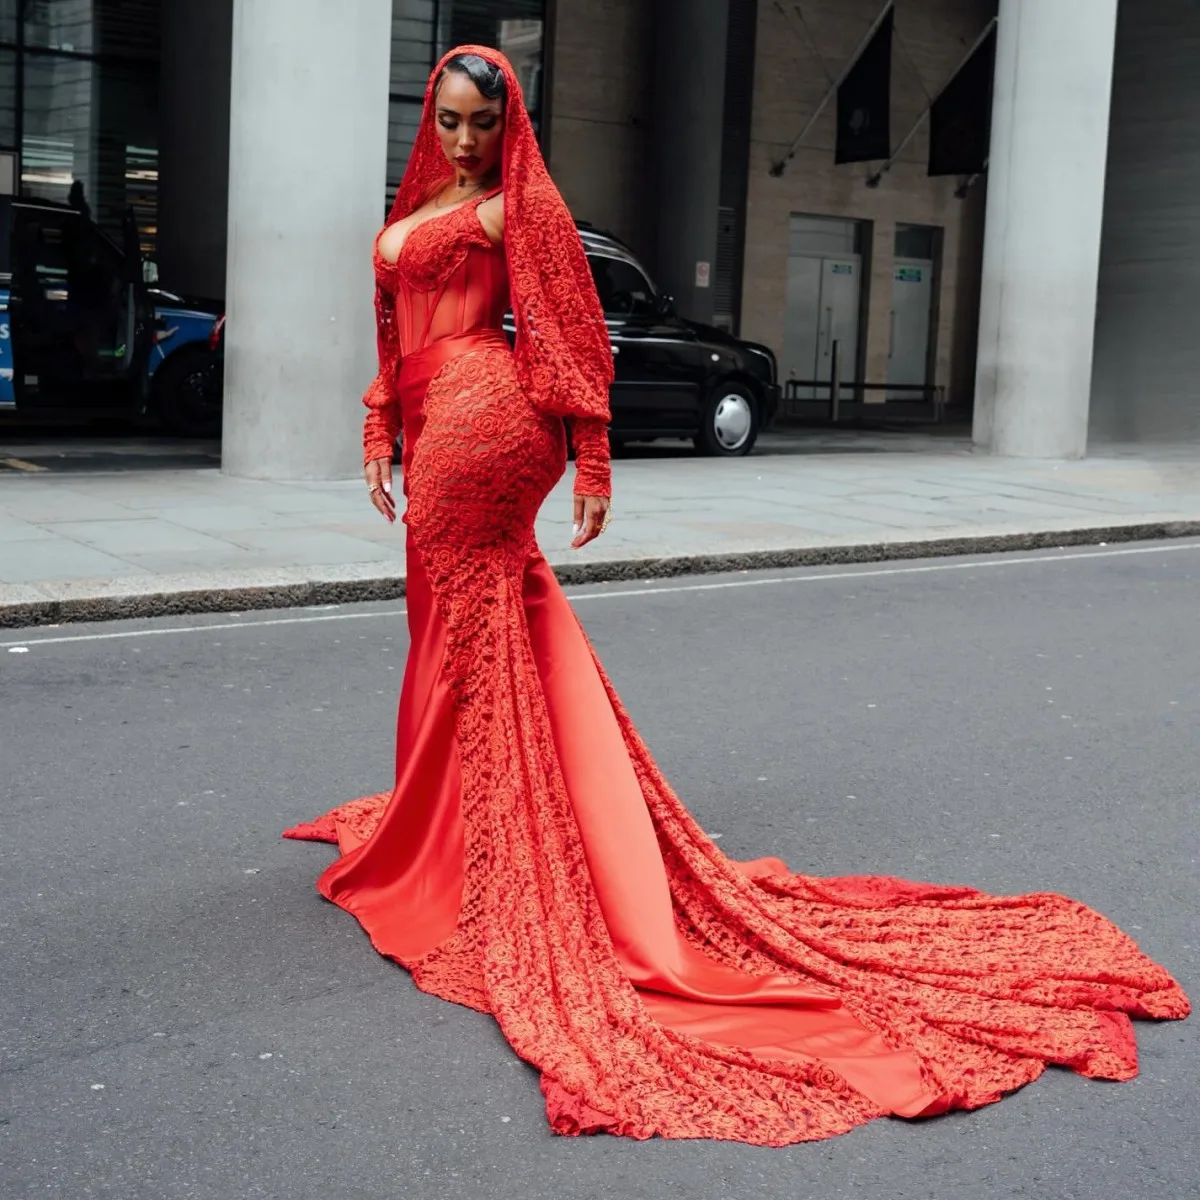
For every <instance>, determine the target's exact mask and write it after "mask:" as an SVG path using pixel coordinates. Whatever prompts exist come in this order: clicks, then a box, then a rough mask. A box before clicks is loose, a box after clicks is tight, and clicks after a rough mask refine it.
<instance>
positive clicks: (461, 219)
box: [375, 197, 508, 355]
mask: <svg viewBox="0 0 1200 1200" xmlns="http://www.w3.org/2000/svg"><path fill="white" fill-rule="evenodd" d="M483 199H484V197H480V198H479V200H473V201H470V202H469V203H467V204H464V205H462V206H461V207H459V208H455V209H451V210H450V211H449V212H447V213H445V214H443V215H441V216H437V217H429V218H426V219H425V220H424V221H421V222H420V223H419V224H418V225H416V226H415V227H414V228H413V229H412V230H411V231H410V232H409V234H408V237H406V238H405V240H404V244H403V245H402V246H401V248H400V255H399V258H398V259H397V261H396V262H394V263H390V262H388V261H387V260H386V259H384V258H383V257H382V256H381V255H380V253H379V247H378V242H376V249H375V278H376V281H377V282H378V283H379V285H380V286H381V287H382V288H384V289H385V290H386V291H387V292H388V293H389V294H390V295H391V296H392V297H393V298H394V303H395V316H394V319H395V322H396V334H397V339H398V342H399V347H398V348H399V351H400V353H401V354H402V355H408V354H415V353H417V352H418V351H420V350H424V349H425V348H426V347H427V346H429V345H430V344H431V343H432V342H436V341H439V340H441V339H442V338H448V337H460V336H462V335H464V334H470V333H480V332H483V331H485V330H498V329H500V328H501V327H502V324H503V321H504V314H505V312H506V311H507V309H508V271H507V267H506V264H505V261H504V247H503V246H502V245H497V244H496V243H495V242H493V241H492V240H491V239H490V238H489V237H488V235H487V233H486V231H485V230H484V228H483V225H482V224H481V223H480V220H479V204H480V203H481V202H482V200H483Z"/></svg>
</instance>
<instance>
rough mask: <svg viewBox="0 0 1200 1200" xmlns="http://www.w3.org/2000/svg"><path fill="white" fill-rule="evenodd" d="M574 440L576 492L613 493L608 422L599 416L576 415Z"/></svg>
mask: <svg viewBox="0 0 1200 1200" xmlns="http://www.w3.org/2000/svg"><path fill="white" fill-rule="evenodd" d="M570 420H571V442H572V444H573V445H574V447H575V495H577V496H611V495H612V467H611V464H610V461H609V445H608V422H607V421H605V420H602V419H600V418H598V417H573V418H571V419H570Z"/></svg>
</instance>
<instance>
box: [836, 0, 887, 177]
mask: <svg viewBox="0 0 1200 1200" xmlns="http://www.w3.org/2000/svg"><path fill="white" fill-rule="evenodd" d="M895 11H896V10H895V9H894V8H889V9H888V11H887V14H886V15H885V16H884V18H883V20H882V21H880V22H879V28H878V29H876V30H875V33H874V34H873V35H872V37H871V40H870V41H869V42H868V43H867V44H866V46H865V47H864V48H863V52H862V53H861V54H860V55H859V56H858V62H856V63H855V64H854V66H852V67H851V68H850V71H849V73H848V74H847V75H846V78H845V79H843V80H842V82H841V84H840V85H839V86H838V93H837V149H836V150H835V151H834V157H833V161H834V162H839V163H853V162H871V161H872V160H874V159H878V158H887V157H888V156H889V155H890V154H891V152H892V130H891V108H892V25H893V23H894V17H895Z"/></svg>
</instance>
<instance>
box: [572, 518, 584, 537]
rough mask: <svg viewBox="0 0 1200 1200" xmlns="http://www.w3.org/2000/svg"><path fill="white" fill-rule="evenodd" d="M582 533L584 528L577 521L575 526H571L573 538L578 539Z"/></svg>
mask: <svg viewBox="0 0 1200 1200" xmlns="http://www.w3.org/2000/svg"><path fill="white" fill-rule="evenodd" d="M582 532H583V526H582V525H580V524H579V522H578V521H576V522H575V524H574V525H572V526H571V537H572V538H577V537H578V536H579V535H580V534H581V533H582Z"/></svg>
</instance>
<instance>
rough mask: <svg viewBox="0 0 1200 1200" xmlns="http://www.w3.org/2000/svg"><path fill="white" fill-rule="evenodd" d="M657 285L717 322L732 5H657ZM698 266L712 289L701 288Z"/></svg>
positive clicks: (711, 0) (686, 310)
mask: <svg viewBox="0 0 1200 1200" xmlns="http://www.w3.org/2000/svg"><path fill="white" fill-rule="evenodd" d="M654 12H655V30H654V70H655V79H654V114H655V116H654V120H655V136H654V139H653V147H654V160H655V162H656V164H657V167H658V171H657V178H656V183H657V211H658V227H657V234H658V236H657V253H656V255H655V267H656V275H657V278H656V282H657V284H658V286H659V287H660V288H662V289H663V290H664V291H666V292H669V293H670V294H671V295H673V296H674V297H675V300H676V306H677V307H678V309H679V311H680V312H681V313H682V314H683V315H684V316H686V317H691V318H692V319H693V320H695V321H705V322H711V321H712V319H713V285H714V283H715V282H716V271H717V261H716V260H717V220H718V211H717V210H718V208H719V207H720V203H721V134H722V128H723V126H724V123H725V120H724V117H725V43H726V38H727V34H728V27H729V3H728V0H656V3H655V5H654ZM697 263H707V264H708V286H707V287H698V286H697V271H696V264H697Z"/></svg>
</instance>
